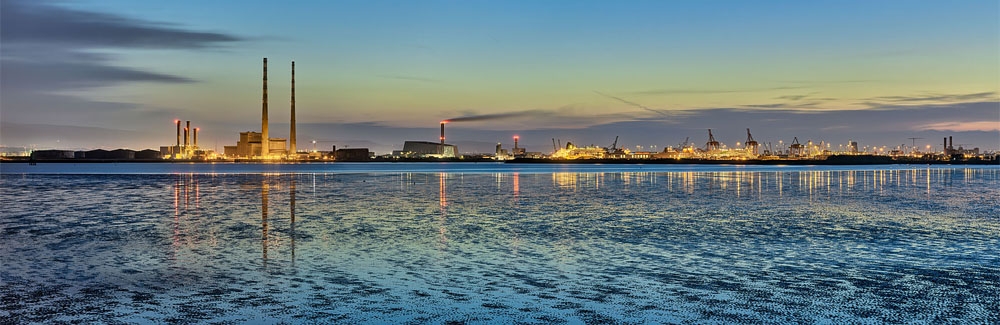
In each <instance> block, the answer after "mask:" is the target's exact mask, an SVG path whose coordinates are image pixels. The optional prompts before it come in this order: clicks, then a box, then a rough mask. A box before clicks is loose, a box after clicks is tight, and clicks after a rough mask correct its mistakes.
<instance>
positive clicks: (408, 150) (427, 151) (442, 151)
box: [403, 141, 458, 158]
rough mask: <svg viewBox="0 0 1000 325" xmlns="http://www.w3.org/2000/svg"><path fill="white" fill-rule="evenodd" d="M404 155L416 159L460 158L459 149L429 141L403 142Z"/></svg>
mask: <svg viewBox="0 0 1000 325" xmlns="http://www.w3.org/2000/svg"><path fill="white" fill-rule="evenodd" d="M403 153H404V154H407V155H412V156H415V157H437V158H455V157H458V147H456V146H455V145H452V144H444V143H437V142H429V141H406V142H403Z"/></svg>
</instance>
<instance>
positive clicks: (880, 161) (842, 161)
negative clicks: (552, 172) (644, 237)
mask: <svg viewBox="0 0 1000 325" xmlns="http://www.w3.org/2000/svg"><path fill="white" fill-rule="evenodd" d="M444 162H447V163H498V164H499V163H503V164H574V165H580V164H583V165H588V164H589V165H600V164H608V165H643V164H649V165H764V166H768V165H771V166H773V165H1000V160H997V159H994V160H984V159H963V160H930V159H894V158H892V157H882V156H831V157H829V158H827V159H822V160H821V159H751V160H711V159H670V158H667V159H544V158H517V159H513V160H506V161H497V160H493V159H436V158H435V159H417V158H407V159H391V160H390V159H372V160H365V161H333V160H259V159H256V160H255V159H227V160H167V159H35V160H32V159H2V160H0V164H39V163H41V164H50V163H51V164H109V163H112V164H117V163H140V164H146V163H167V164H331V163H444Z"/></svg>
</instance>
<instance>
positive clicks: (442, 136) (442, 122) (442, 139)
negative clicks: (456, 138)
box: [441, 121, 448, 144]
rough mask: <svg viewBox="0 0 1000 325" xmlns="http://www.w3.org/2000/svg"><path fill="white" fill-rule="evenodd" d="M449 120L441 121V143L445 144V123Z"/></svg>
mask: <svg viewBox="0 0 1000 325" xmlns="http://www.w3.org/2000/svg"><path fill="white" fill-rule="evenodd" d="M445 123H448V121H441V144H444V124H445Z"/></svg>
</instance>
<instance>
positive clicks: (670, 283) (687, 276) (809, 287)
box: [0, 164, 1000, 324]
mask: <svg viewBox="0 0 1000 325" xmlns="http://www.w3.org/2000/svg"><path fill="white" fill-rule="evenodd" d="M31 167H40V168H39V169H32V168H31ZM31 167H29V166H27V165H23V164H18V165H10V164H5V165H2V166H0V172H2V174H0V206H2V211H0V299H2V300H0V323H27V322H44V323H58V322H72V323H79V322H109V323H116V322H129V323H133V322H135V323H160V322H183V323H190V322H233V323H280V322H298V323H317V322H320V323H329V322H342V323H448V322H459V323H496V322H504V323H512V322H520V323H539V324H549V323H611V322H620V323H689V322H698V323H706V322H707V323H740V322H744V323H789V322H792V323H882V322H890V323H982V324H990V323H993V324H995V323H998V322H1000V316H998V315H1000V168H997V167H995V166H988V167H971V168H965V167H958V168H951V167H931V168H928V167H926V166H879V167H860V168H854V167H843V166H838V167H808V166H797V167H731V166H643V165H635V166H617V165H616V166H595V165H575V166H510V165H498V164H360V165H359V164H332V165H331V164H326V165H323V164H303V165H273V166H271V165H240V164H219V165H197V164H195V165H181V164H81V165H72V164H39V166H31Z"/></svg>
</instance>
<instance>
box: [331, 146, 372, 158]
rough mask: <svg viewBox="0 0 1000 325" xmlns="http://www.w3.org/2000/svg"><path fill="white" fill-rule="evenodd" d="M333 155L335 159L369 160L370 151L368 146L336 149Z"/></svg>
mask: <svg viewBox="0 0 1000 325" xmlns="http://www.w3.org/2000/svg"><path fill="white" fill-rule="evenodd" d="M334 155H335V157H336V160H337V161H368V160H371V152H369V151H368V148H351V149H337V151H336V153H335V154H334Z"/></svg>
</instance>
